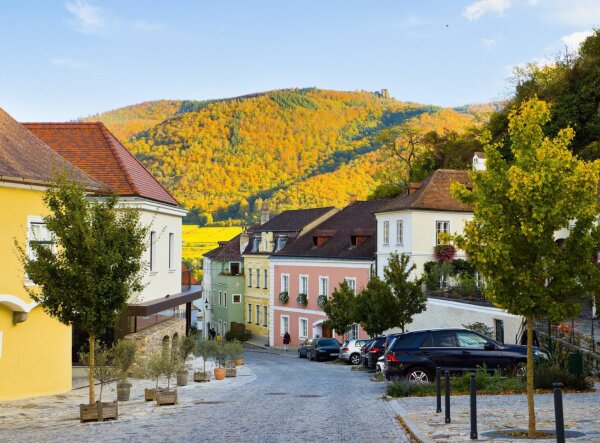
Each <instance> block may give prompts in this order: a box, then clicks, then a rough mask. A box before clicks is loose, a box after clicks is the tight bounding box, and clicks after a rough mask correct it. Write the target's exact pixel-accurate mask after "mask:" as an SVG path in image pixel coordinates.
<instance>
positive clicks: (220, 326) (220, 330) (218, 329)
mask: <svg viewBox="0 0 600 443" xmlns="http://www.w3.org/2000/svg"><path fill="white" fill-rule="evenodd" d="M217 332H218V334H217V335H223V320H220V319H219V322H218V323H217Z"/></svg>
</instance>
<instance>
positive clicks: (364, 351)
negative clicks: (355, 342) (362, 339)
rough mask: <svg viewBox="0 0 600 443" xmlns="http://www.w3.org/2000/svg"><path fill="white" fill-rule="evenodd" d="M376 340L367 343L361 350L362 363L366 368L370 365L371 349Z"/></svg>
mask: <svg viewBox="0 0 600 443" xmlns="http://www.w3.org/2000/svg"><path fill="white" fill-rule="evenodd" d="M373 341H374V340H371V341H369V342H367V343H366V344H365V345H364V346H363V347H362V349H361V350H360V363H361V364H362V365H363V366H364V367H365V368H366V367H367V364H368V362H369V361H368V356H369V349H370V348H371V345H372V344H373Z"/></svg>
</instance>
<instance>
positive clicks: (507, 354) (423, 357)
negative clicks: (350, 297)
mask: <svg viewBox="0 0 600 443" xmlns="http://www.w3.org/2000/svg"><path fill="white" fill-rule="evenodd" d="M534 356H535V357H536V358H540V359H546V360H547V359H548V354H546V353H545V352H542V351H540V350H539V349H537V348H534ZM526 362H527V348H526V347H525V346H521V345H504V344H501V343H499V342H497V341H495V340H492V339H491V338H489V337H486V336H485V335H483V334H480V333H478V332H475V331H471V330H468V329H432V330H422V331H414V332H407V333H405V334H401V335H399V336H397V337H396V338H395V339H394V341H393V342H392V343H391V344H390V348H389V349H388V351H387V352H386V355H385V369H384V374H385V377H386V378H387V379H388V380H391V379H396V378H400V377H406V378H407V379H408V381H409V382H413V383H427V382H431V381H433V380H434V377H435V369H436V368H437V367H439V368H441V369H442V370H449V371H451V372H453V373H462V372H464V371H470V370H473V369H476V368H478V367H481V366H484V365H485V366H486V367H487V368H488V369H489V370H490V371H494V370H496V369H500V370H502V371H515V372H517V373H518V371H523V368H524V364H525V363H526Z"/></svg>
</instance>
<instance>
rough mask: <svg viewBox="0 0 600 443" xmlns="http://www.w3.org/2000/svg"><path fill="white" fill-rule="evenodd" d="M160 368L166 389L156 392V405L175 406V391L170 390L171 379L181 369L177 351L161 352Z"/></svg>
mask: <svg viewBox="0 0 600 443" xmlns="http://www.w3.org/2000/svg"><path fill="white" fill-rule="evenodd" d="M162 367H163V370H162V373H163V374H164V376H165V378H166V379H167V388H166V389H161V390H159V391H157V392H156V405H157V406H164V405H176V404H177V389H171V379H172V378H173V377H174V376H175V374H176V373H177V371H178V370H179V369H180V368H181V359H180V357H179V352H178V350H177V349H173V350H172V351H171V352H169V351H163V356H162Z"/></svg>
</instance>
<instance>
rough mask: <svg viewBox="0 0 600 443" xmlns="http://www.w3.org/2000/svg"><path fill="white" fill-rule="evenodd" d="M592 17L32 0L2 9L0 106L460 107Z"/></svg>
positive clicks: (24, 111) (427, 4)
mask: <svg viewBox="0 0 600 443" xmlns="http://www.w3.org/2000/svg"><path fill="white" fill-rule="evenodd" d="M599 24H600V0H429V1H427V0H418V1H413V0H410V1H409V0H369V1H367V0H361V1H359V0H302V1H295V0H276V1H266V0H265V1H262V0H240V1H227V0H213V1H201V0H197V1H191V0H190V1H184V0H173V1H150V0H114V1H100V0H65V1H53V0H37V1H26V2H25V1H11V2H6V3H5V4H4V5H3V6H2V12H1V13H0V54H1V56H2V62H1V63H0V107H2V108H4V109H5V110H7V111H8V112H9V113H11V114H12V115H13V116H15V117H16V118H17V119H19V120H22V121H61V120H70V119H74V118H77V117H79V116H85V115H89V114H93V113H96V112H102V111H106V110H110V109H114V108H117V107H120V106H125V105H128V104H133V103H139V102H142V101H146V100H155V99H197V100H201V99H209V98H222V97H232V96H236V95H241V94H248V93H252V92H259V91H264V90H271V89H278V88H287V87H307V86H316V87H319V88H327V89H338V90H379V89H381V88H387V89H388V90H389V91H390V93H391V94H392V96H394V97H396V98H398V99H401V100H407V101H408V100H409V101H415V102H421V103H429V104H437V105H442V106H457V105H461V104H465V103H474V102H484V101H489V100H497V99H502V98H506V97H507V96H508V95H509V94H510V91H511V84H510V81H509V80H510V76H511V72H512V68H513V67H514V66H517V65H520V64H523V63H526V62H530V61H539V62H544V61H545V60H547V59H549V58H551V57H552V56H554V55H556V54H557V53H558V52H560V51H561V50H564V48H565V45H567V46H569V47H571V48H576V47H577V44H578V42H580V41H581V40H582V38H584V37H585V35H587V34H586V33H588V32H590V31H591V30H592V28H593V27H594V26H597V25H599Z"/></svg>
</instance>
